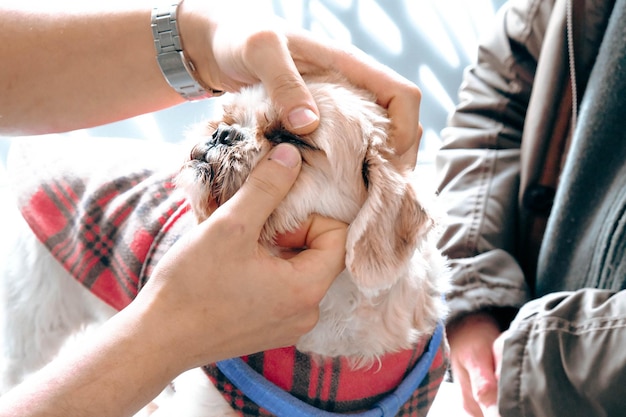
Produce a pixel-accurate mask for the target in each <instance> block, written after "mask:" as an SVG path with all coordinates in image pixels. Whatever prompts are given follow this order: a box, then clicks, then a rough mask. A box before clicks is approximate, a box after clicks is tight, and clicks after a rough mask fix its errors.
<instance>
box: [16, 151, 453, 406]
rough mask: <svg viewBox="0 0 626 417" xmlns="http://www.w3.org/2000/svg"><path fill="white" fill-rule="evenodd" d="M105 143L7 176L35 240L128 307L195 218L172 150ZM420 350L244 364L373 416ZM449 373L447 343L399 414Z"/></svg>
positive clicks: (305, 394) (429, 396) (304, 396)
mask: <svg viewBox="0 0 626 417" xmlns="http://www.w3.org/2000/svg"><path fill="white" fill-rule="evenodd" d="M48 140H49V139H48ZM131 142H132V141H131ZM99 145H100V146H102V148H101V149H100V150H101V152H100V153H101V157H100V158H99V159H100V160H106V161H107V165H106V166H102V165H99V164H94V163H92V162H91V161H89V160H82V159H81V160H80V161H76V160H75V159H74V160H72V161H71V162H72V164H71V165H70V164H68V163H67V161H68V158H66V157H65V155H67V154H68V153H70V152H71V153H79V154H80V153H81V151H82V152H85V153H93V146H94V145H93V142H91V143H89V144H88V145H85V144H83V143H81V142H76V141H67V140H65V141H54V142H52V143H49V142H37V141H34V142H29V141H27V142H20V143H19V146H18V149H17V150H13V149H12V151H11V155H10V161H9V162H10V166H9V171H10V173H12V174H13V175H12V176H13V177H14V178H19V179H20V180H19V181H14V184H15V185H16V191H17V197H18V204H19V205H20V209H21V211H22V213H23V215H24V218H25V219H26V220H27V222H28V223H29V225H30V227H31V228H32V230H33V231H34V233H35V234H36V235H37V237H38V238H39V240H41V242H43V243H44V245H45V246H46V247H47V248H48V249H49V250H50V252H51V253H52V254H53V255H54V257H55V258H56V259H57V260H58V261H59V262H60V263H61V264H62V265H63V266H64V267H65V268H66V269H67V270H68V271H69V272H70V274H71V275H72V276H74V277H75V278H76V279H77V280H78V281H80V282H81V283H82V284H83V285H85V286H86V287H87V288H88V289H89V290H90V291H92V292H93V293H94V294H95V295H97V296H98V297H100V298H101V299H102V300H104V301H106V302H107V303H108V304H110V305H111V306H113V307H114V308H116V309H122V308H124V307H125V306H126V305H128V304H129V303H130V302H131V301H132V300H133V299H134V297H135V296H136V295H137V293H138V291H139V290H140V289H141V287H142V286H143V285H144V284H145V282H146V280H147V279H148V277H149V276H150V273H151V271H152V270H153V268H154V266H155V265H156V263H157V262H158V260H159V259H160V258H161V256H162V255H163V253H165V251H166V250H167V249H168V248H170V247H171V245H172V244H173V243H174V242H175V241H176V240H177V239H178V238H179V237H180V236H181V235H182V233H184V232H185V231H186V230H188V229H189V228H190V227H193V225H194V224H195V222H196V220H195V216H193V214H192V213H191V211H190V210H189V206H188V204H187V203H186V201H185V199H184V198H183V196H182V195H181V194H180V193H179V192H178V191H177V190H175V188H174V186H173V183H172V178H173V174H172V173H174V172H176V171H175V170H174V169H170V168H165V167H167V166H168V165H167V164H166V163H165V160H166V159H168V158H171V152H170V151H169V150H164V149H151V151H150V152H149V151H148V150H147V149H146V148H145V145H139V146H138V147H133V146H134V144H132V143H129V142H128V141H125V142H115V141H113V142H111V140H110V139H106V142H104V143H100V144H99ZM131 145H133V146H131ZM142 146H143V147H142ZM124 155H126V157H124ZM108 161H111V164H110V165H109V163H108ZM78 162H82V165H81V164H80V163H78ZM170 165H171V164H170ZM174 166H175V167H178V164H177V165H174ZM25 178H28V179H29V180H28V181H24V179H25ZM423 349H424V346H423V345H420V346H417V347H416V348H415V349H414V350H412V351H405V352H400V353H398V354H394V355H389V356H387V357H385V358H384V359H383V361H382V363H381V366H380V367H378V366H377V365H375V366H374V367H373V368H372V369H369V370H360V371H351V370H350V369H349V366H348V364H347V363H346V361H345V360H344V359H336V360H328V361H326V362H324V363H321V364H319V363H317V362H316V361H314V360H313V358H312V357H311V356H308V355H305V354H303V353H301V352H298V351H296V350H295V348H293V347H291V348H285V349H276V350H271V351H267V352H263V353H259V354H256V355H251V356H248V357H246V358H245V360H246V361H247V363H248V364H249V365H250V366H251V367H252V368H253V369H255V370H256V371H257V372H259V373H260V374H262V375H263V376H264V377H265V378H267V379H268V380H269V381H271V382H273V383H274V384H276V385H277V386H279V387H281V388H283V389H285V390H286V391H288V392H289V393H291V394H292V395H293V396H295V397H296V398H299V399H301V400H302V401H305V402H307V403H309V404H311V405H313V406H315V407H317V408H320V409H323V410H327V411H332V412H338V413H341V412H351V411H358V410H364V409H368V408H369V407H370V406H371V405H372V404H373V403H375V402H376V401H378V400H380V399H381V398H382V397H384V396H385V395H386V394H387V393H389V392H390V391H392V390H393V389H394V388H395V387H396V386H397V384H398V383H399V382H400V381H401V380H402V379H403V378H404V376H405V375H406V374H407V373H408V372H409V371H410V370H411V369H412V367H413V365H414V364H415V363H416V362H417V361H418V359H419V357H420V355H421V354H422V350H423ZM446 366H447V348H446V345H445V341H444V342H443V343H442V345H441V346H440V348H439V351H438V353H437V355H436V357H435V360H434V362H433V364H432V366H431V369H430V372H429V374H428V376H427V378H426V379H425V380H424V381H423V382H422V384H421V386H420V388H419V389H418V390H417V391H416V392H415V393H414V395H413V396H412V398H411V400H410V401H409V402H407V403H406V404H405V405H404V406H403V408H402V409H401V413H400V414H399V415H400V416H414V417H418V416H425V415H426V414H427V412H428V409H429V408H430V406H431V404H432V401H433V399H434V396H435V394H436V392H437V389H438V387H439V385H440V383H441V381H442V379H443V375H444V373H445V370H446ZM205 371H206V373H207V375H209V377H210V378H211V379H212V381H213V382H214V384H215V385H216V386H217V387H218V389H219V390H220V391H222V392H223V394H224V396H225V398H226V399H227V400H228V401H229V402H230V403H231V405H232V406H233V408H234V409H236V410H239V411H240V412H241V413H242V415H246V416H247V415H252V416H270V414H269V413H268V412H267V411H266V410H264V409H261V408H260V407H258V406H257V405H255V404H253V403H252V402H251V401H249V400H248V399H247V398H246V397H245V396H244V395H243V394H242V393H241V392H240V391H239V390H238V389H237V388H235V387H234V386H233V385H232V384H231V383H230V382H229V381H228V380H227V379H226V378H225V377H224V375H223V374H221V372H219V370H218V369H217V368H216V367H215V366H208V367H206V368H205ZM372 381H375V384H373V383H372Z"/></svg>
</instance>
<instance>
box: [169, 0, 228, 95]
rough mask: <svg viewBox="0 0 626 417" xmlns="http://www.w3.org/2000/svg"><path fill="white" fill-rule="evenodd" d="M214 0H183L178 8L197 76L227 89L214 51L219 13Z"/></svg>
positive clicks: (181, 31)
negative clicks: (223, 83)
mask: <svg viewBox="0 0 626 417" xmlns="http://www.w3.org/2000/svg"><path fill="white" fill-rule="evenodd" d="M214 3H215V2H213V1H209V0H200V1H197V0H181V1H180V2H179V3H178V8H177V19H178V30H179V34H180V39H181V43H182V44H183V46H184V50H185V55H186V56H187V58H188V59H189V60H190V61H191V62H193V64H194V66H195V69H196V73H195V75H196V77H197V79H198V80H200V81H201V82H202V83H203V84H205V85H209V86H211V87H212V88H214V89H217V90H220V91H223V85H222V82H221V79H220V77H219V74H220V71H219V66H218V64H217V62H216V60H215V57H214V54H213V44H212V39H213V36H214V33H215V29H216V22H217V17H216V16H217V15H218V14H219V11H218V7H216V6H215V5H214Z"/></svg>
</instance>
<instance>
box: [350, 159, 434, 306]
mask: <svg viewBox="0 0 626 417" xmlns="http://www.w3.org/2000/svg"><path fill="white" fill-rule="evenodd" d="M363 177H364V180H365V183H366V186H367V198H366V201H365V203H364V204H363V206H362V207H361V210H360V211H359V212H358V213H357V216H356V218H355V219H354V221H353V222H352V223H351V224H350V227H349V229H348V236H347V242H346V268H347V269H348V271H350V273H351V274H352V277H353V280H354V282H355V284H356V285H357V287H358V288H359V289H360V290H361V291H363V292H364V293H365V294H367V295H370V296H373V295H376V294H378V292H380V291H381V290H384V289H387V288H389V287H391V286H392V285H393V284H394V283H395V281H396V280H397V279H398V278H399V276H400V273H402V269H404V268H406V267H407V264H408V262H409V260H410V258H411V257H412V256H413V253H414V251H415V250H416V249H417V247H418V245H419V242H420V240H421V239H422V238H423V237H424V235H425V234H426V233H428V231H430V230H431V228H432V227H433V225H434V221H433V220H432V219H431V217H430V216H429V214H428V213H427V212H426V211H425V210H424V209H423V207H422V206H421V205H420V204H419V202H418V201H417V198H416V194H415V190H414V188H413V186H412V185H411V184H410V182H409V179H408V178H407V177H406V176H405V175H402V174H400V173H399V172H398V171H397V170H396V168H395V167H394V166H393V165H392V164H391V163H390V162H389V160H388V159H387V158H385V157H384V156H383V155H382V154H381V152H380V150H379V149H377V147H371V148H370V149H369V150H368V152H367V155H366V157H365V161H364V163H363Z"/></svg>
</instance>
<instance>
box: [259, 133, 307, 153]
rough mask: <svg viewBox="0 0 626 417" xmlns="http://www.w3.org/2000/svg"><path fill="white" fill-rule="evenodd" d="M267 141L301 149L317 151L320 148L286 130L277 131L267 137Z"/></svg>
mask: <svg viewBox="0 0 626 417" xmlns="http://www.w3.org/2000/svg"><path fill="white" fill-rule="evenodd" d="M265 137H266V138H267V140H269V141H270V142H271V143H273V144H274V145H278V144H279V143H291V144H292V145H294V146H297V147H298V148H300V149H306V150H312V151H317V150H319V148H317V147H315V146H313V145H311V144H310V143H308V142H307V141H305V140H304V139H303V138H302V137H300V136H298V135H294V134H293V133H291V132H290V131H288V130H286V129H276V130H272V131H271V132H269V133H267V134H266V135H265Z"/></svg>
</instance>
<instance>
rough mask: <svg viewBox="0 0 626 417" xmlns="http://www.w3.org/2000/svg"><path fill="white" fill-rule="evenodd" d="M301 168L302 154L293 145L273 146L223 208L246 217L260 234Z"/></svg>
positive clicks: (255, 231)
mask: <svg viewBox="0 0 626 417" xmlns="http://www.w3.org/2000/svg"><path fill="white" fill-rule="evenodd" d="M301 167H302V157H301V155H300V152H299V151H298V149H297V148H296V147H295V146H293V145H290V144H286V143H282V144H278V145H276V146H275V147H274V148H273V149H272V150H270V152H269V153H268V154H267V155H266V156H265V157H264V158H263V159H261V161H260V162H259V163H258V165H257V166H256V167H255V168H254V169H253V170H252V172H251V173H250V175H249V176H248V179H247V180H246V182H245V183H244V184H243V186H242V187H241V188H240V189H239V190H238V191H237V192H236V193H235V195H234V196H233V197H231V198H230V199H229V200H228V201H227V202H226V203H225V204H223V205H222V207H224V209H223V210H226V211H228V212H230V213H237V217H239V218H240V219H246V222H249V224H250V225H251V226H253V227H254V228H255V230H254V231H253V232H254V233H259V232H260V230H261V229H262V227H263V225H264V224H265V222H266V221H267V218H268V217H269V216H270V214H272V212H273V211H274V209H275V208H276V207H277V206H278V205H279V204H280V202H281V201H282V200H283V199H284V198H285V195H287V193H288V192H289V190H290V189H291V186H292V185H293V183H294V182H295V181H296V178H297V177H298V174H299V173H300V168H301ZM218 210H219V209H218ZM257 237H258V236H257Z"/></svg>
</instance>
